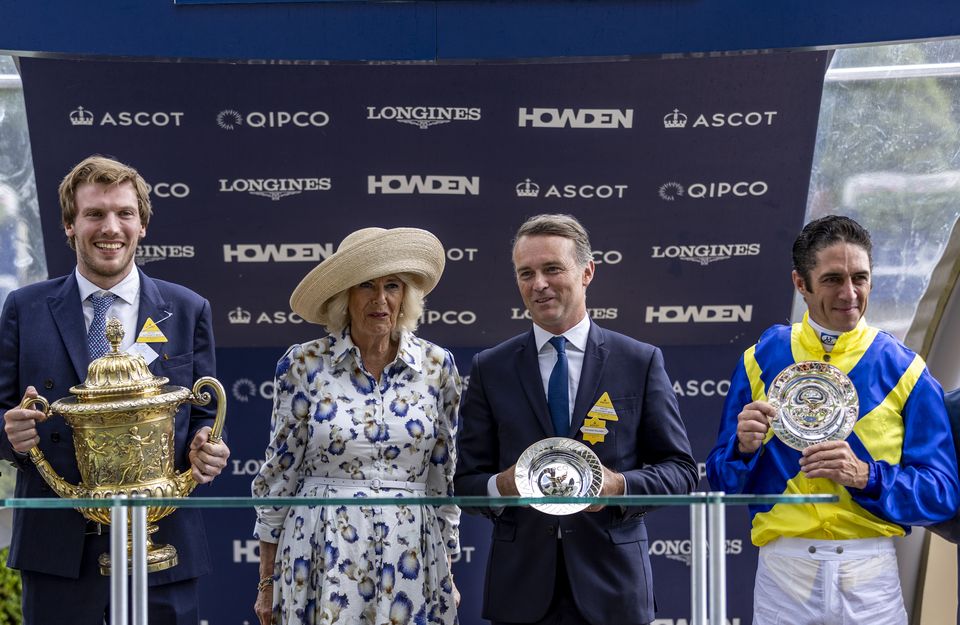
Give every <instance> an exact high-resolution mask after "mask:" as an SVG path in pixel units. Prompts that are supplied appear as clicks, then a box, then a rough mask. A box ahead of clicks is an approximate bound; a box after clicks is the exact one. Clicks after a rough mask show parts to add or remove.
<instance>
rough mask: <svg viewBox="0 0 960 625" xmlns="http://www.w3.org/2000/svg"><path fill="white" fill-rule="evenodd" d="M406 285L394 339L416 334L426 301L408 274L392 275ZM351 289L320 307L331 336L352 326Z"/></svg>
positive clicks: (343, 291) (345, 290) (341, 292)
mask: <svg viewBox="0 0 960 625" xmlns="http://www.w3.org/2000/svg"><path fill="white" fill-rule="evenodd" d="M392 275H395V276H397V278H399V279H400V281H401V282H403V284H404V289H403V301H402V302H401V303H400V317H399V318H398V319H397V325H396V327H395V328H394V329H393V338H395V339H396V338H400V333H401V332H410V333H413V332H416V330H417V325H419V323H420V315H422V314H423V307H424V304H425V302H426V300H425V299H424V297H423V291H421V290H420V289H418V288H417V287H415V286H414V285H413V277H412V276H411V275H410V274H406V273H397V274H392ZM349 303H350V289H344V290H342V291H340V292H339V293H337V294H336V295H334V296H333V297H331V298H330V299H328V300H327V301H325V302H324V303H323V304H321V305H320V314H322V315H326V317H327V320H328V321H327V323H326V325H325V326H324V327H325V328H326V329H327V332H329V333H330V334H340V333H341V332H343V329H344V328H346V327H347V326H348V325H350V308H349Z"/></svg>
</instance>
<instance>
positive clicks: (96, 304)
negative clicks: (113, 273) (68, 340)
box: [87, 293, 117, 360]
mask: <svg viewBox="0 0 960 625" xmlns="http://www.w3.org/2000/svg"><path fill="white" fill-rule="evenodd" d="M87 299H89V300H90V303H91V304H93V321H91V322H90V329H88V330H87V347H88V348H90V360H96V359H97V358H100V357H101V356H104V355H106V353H107V352H108V351H110V343H109V342H108V341H107V311H108V310H110V306H112V305H113V302H114V300H116V299H117V296H116V295H114V294H113V293H107V294H105V295H103V296H102V297H98V296H96V295H91V296H90V297H89V298H87Z"/></svg>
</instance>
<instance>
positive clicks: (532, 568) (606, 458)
mask: <svg viewBox="0 0 960 625" xmlns="http://www.w3.org/2000/svg"><path fill="white" fill-rule="evenodd" d="M605 392H606V393H609V396H610V399H611V400H612V401H613V405H614V409H615V410H616V413H617V417H618V421H607V422H606V428H607V429H608V430H609V433H608V434H606V436H605V438H604V440H603V441H602V442H599V443H596V444H594V445H588V446H590V447H591V448H592V449H593V451H594V452H596V454H597V456H598V457H599V458H600V461H601V462H602V463H603V465H604V466H606V467H607V468H609V469H611V470H613V471H618V472H620V473H622V474H623V475H624V477H625V479H626V488H627V493H628V494H631V495H647V494H651V495H653V494H686V493H688V492H690V490H691V489H692V488H694V486H695V485H696V483H697V479H698V475H697V466H696V463H695V462H694V460H693V457H692V456H691V455H690V443H689V442H688V440H687V433H686V429H685V428H684V425H683V422H682V420H681V418H680V412H679V410H678V408H677V398H676V395H675V394H674V392H673V388H672V386H671V384H670V380H669V379H668V378H667V374H666V371H665V370H664V366H663V356H662V354H661V353H660V350H659V349H657V348H655V347H653V346H652V345H647V344H646V343H641V342H639V341H636V340H634V339H631V338H629V337H626V336H623V335H622V334H617V333H616V332H611V331H609V330H604V329H602V328H600V327H598V326H597V325H596V324H593V323H591V325H590V334H589V339H588V342H587V350H586V353H585V354H584V361H583V370H582V371H581V374H580V383H579V386H578V390H577V397H576V400H575V404H574V411H573V416H572V422H571V428H570V433H571V436H573V437H574V438H576V439H577V440H580V441H583V434H582V433H581V432H580V427H581V426H582V425H583V421H584V417H585V416H586V414H587V412H588V411H589V410H590V409H591V408H592V407H593V406H594V405H595V404H596V402H597V400H598V399H600V397H601V396H602V395H603V393H605ZM460 415H461V430H460V436H459V442H458V446H459V453H460V455H459V459H458V461H457V474H456V479H455V488H456V494H457V495H460V496H469V495H474V496H486V495H487V482H488V481H489V479H490V477H491V476H492V475H494V474H496V473H499V472H500V471H503V470H505V469H507V468H509V467H510V466H511V465H513V464H514V463H516V461H517V459H518V458H519V456H520V454H521V453H522V452H523V451H524V449H526V448H527V447H528V446H529V445H531V444H533V443H535V442H536V441H538V440H541V439H544V438H548V437H551V436H555V434H554V430H553V425H552V423H551V420H550V412H549V409H548V408H547V400H546V396H545V395H544V391H543V382H542V380H541V378H540V369H539V365H538V360H537V347H536V342H535V340H534V334H533V330H531V331H529V332H527V333H526V334H522V335H520V336H517V337H514V338H512V339H510V340H508V341H506V342H504V343H501V344H500V345H497V346H496V347H494V348H492V349H488V350H485V351H483V352H481V353H479V354H477V356H476V357H475V358H474V361H473V368H472V369H471V371H470V382H469V386H468V388H467V391H466V394H465V396H464V400H463V403H462V405H461V410H460ZM465 510H466V511H468V512H476V511H477V509H476V508H469V507H468V508H465ZM481 512H484V513H486V514H487V515H488V516H489V517H490V518H491V520H492V521H493V540H492V544H491V548H490V557H489V561H488V565H487V578H486V584H485V591H484V597H483V616H484V617H485V618H488V619H491V620H497V621H510V622H521V623H522V622H530V621H534V620H537V619H538V618H540V617H542V616H543V615H545V614H546V612H547V609H548V608H549V606H550V601H551V598H552V596H553V588H554V580H555V573H556V556H557V530H558V526H559V529H560V531H561V532H562V536H563V538H562V540H561V545H562V548H563V554H564V560H565V562H566V563H567V572H568V576H569V581H570V588H571V590H572V592H573V596H574V599H575V601H576V604H577V607H578V608H579V610H580V613H581V614H582V615H583V616H584V618H586V619H587V620H588V621H589V622H591V623H592V624H593V625H602V624H603V625H606V624H607V623H617V624H618V625H632V624H640V623H649V622H650V621H652V620H653V618H654V611H655V606H654V598H653V583H652V579H651V573H650V560H649V558H648V555H647V530H646V525H645V523H644V520H643V516H644V510H643V509H642V508H637V507H628V508H625V509H624V508H622V507H620V506H607V507H606V508H604V509H603V510H601V511H600V512H580V513H577V514H573V515H569V516H551V515H547V514H544V513H542V512H539V511H536V510H533V509H532V508H527V507H512V506H511V507H504V508H503V509H502V512H500V514H493V513H491V511H489V510H482V511H481Z"/></svg>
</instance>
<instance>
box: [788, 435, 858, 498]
mask: <svg viewBox="0 0 960 625" xmlns="http://www.w3.org/2000/svg"><path fill="white" fill-rule="evenodd" d="M802 453H803V455H802V456H801V457H800V469H801V470H802V471H803V473H804V475H806V476H807V477H809V478H815V477H825V478H827V479H828V480H832V481H834V482H836V483H837V484H840V485H841V486H850V487H852V488H864V487H865V486H866V485H867V480H868V479H869V478H870V466H869V465H868V464H867V463H866V462H864V461H862V460H860V459H859V458H857V456H856V454H854V453H853V450H852V449H850V444H849V443H847V441H823V442H822V443H817V444H816V445H810V446H809V447H807V448H806V449H804V450H803V452H802Z"/></svg>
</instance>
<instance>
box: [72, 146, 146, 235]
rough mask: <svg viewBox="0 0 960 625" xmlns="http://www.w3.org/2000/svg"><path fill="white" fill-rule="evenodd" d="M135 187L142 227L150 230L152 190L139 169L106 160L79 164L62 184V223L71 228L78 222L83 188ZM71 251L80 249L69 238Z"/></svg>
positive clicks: (98, 158)
mask: <svg viewBox="0 0 960 625" xmlns="http://www.w3.org/2000/svg"><path fill="white" fill-rule="evenodd" d="M125 182H130V183H132V184H133V190H134V192H135V193H136V194H137V209H138V211H139V213H140V224H141V225H142V226H143V227H144V228H146V227H147V224H149V223H150V215H152V214H153V207H152V206H151V205H150V189H149V187H147V182H146V181H145V180H144V179H143V176H141V175H140V174H139V172H137V170H136V169H134V168H133V167H130V166H129V165H124V164H123V163H121V162H119V161H115V160H113V159H112V158H107V157H105V156H88V157H87V158H85V159H83V160H82V161H80V162H79V163H77V164H76V165H75V166H74V167H73V169H71V170H70V173H69V174H67V175H66V176H64V178H63V181H61V182H60V219H61V221H62V222H63V225H64V226H71V225H73V222H74V221H75V220H76V218H77V202H76V195H77V188H78V187H79V186H80V185H82V184H105V185H116V186H119V185H121V184H123V183H125ZM67 244H68V245H69V246H70V249H76V245H75V244H74V241H73V237H67Z"/></svg>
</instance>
